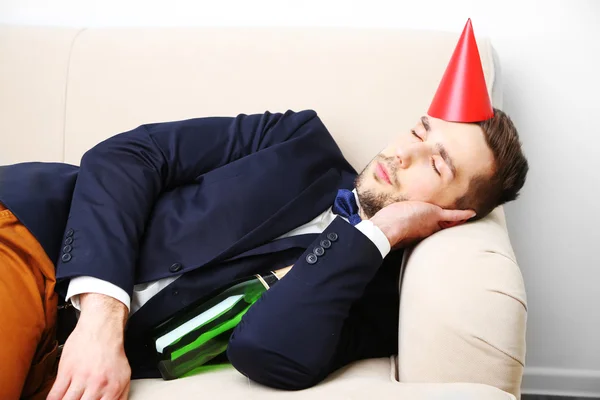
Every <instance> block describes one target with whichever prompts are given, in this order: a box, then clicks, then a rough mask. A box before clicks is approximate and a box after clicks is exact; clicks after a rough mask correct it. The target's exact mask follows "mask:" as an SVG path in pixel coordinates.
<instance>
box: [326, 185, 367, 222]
mask: <svg viewBox="0 0 600 400" xmlns="http://www.w3.org/2000/svg"><path fill="white" fill-rule="evenodd" d="M331 211H333V212H334V213H335V214H337V215H339V216H341V217H345V218H347V219H348V222H350V224H352V226H354V225H356V224H358V223H359V222H360V221H361V219H360V216H359V215H358V205H357V204H356V198H355V197H354V193H352V192H351V191H350V190H348V189H340V190H338V193H337V196H336V197H335V201H334V202H333V207H332V208H331Z"/></svg>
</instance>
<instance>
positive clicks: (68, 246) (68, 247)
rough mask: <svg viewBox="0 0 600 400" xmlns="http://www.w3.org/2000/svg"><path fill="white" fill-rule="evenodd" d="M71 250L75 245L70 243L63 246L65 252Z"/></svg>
mask: <svg viewBox="0 0 600 400" xmlns="http://www.w3.org/2000/svg"><path fill="white" fill-rule="evenodd" d="M71 250H73V246H71V245H70V244H68V245H66V246H65V247H63V253H70V252H71Z"/></svg>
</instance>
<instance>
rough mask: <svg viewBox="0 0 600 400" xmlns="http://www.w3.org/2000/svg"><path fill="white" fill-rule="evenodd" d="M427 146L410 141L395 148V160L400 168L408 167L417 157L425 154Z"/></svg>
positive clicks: (419, 157)
mask: <svg viewBox="0 0 600 400" xmlns="http://www.w3.org/2000/svg"><path fill="white" fill-rule="evenodd" d="M426 153H427V146H424V145H423V143H410V144H406V145H404V146H398V147H397V148H396V160H397V161H398V166H399V167H400V168H409V167H410V166H411V165H412V164H414V163H415V162H417V161H418V160H419V159H421V158H423V157H425V156H426Z"/></svg>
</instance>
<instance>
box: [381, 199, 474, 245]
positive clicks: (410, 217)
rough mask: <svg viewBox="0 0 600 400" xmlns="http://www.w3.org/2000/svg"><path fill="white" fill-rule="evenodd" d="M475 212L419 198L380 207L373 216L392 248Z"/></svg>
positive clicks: (465, 218)
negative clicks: (439, 204)
mask: <svg viewBox="0 0 600 400" xmlns="http://www.w3.org/2000/svg"><path fill="white" fill-rule="evenodd" d="M474 216H475V212H474V211H472V210H444V209H443V208H441V207H438V206H436V205H433V204H430V203H424V202H420V201H401V202H398V203H393V204H390V205H389V206H386V207H384V208H382V209H381V210H379V211H378V212H377V213H376V214H375V215H374V216H373V217H372V218H371V222H373V224H375V225H376V226H377V227H378V228H379V229H381V231H382V232H383V234H384V235H385V236H386V237H387V238H388V240H389V241H390V245H391V246H392V248H394V247H396V248H398V247H406V246H408V245H409V244H412V243H414V242H416V241H419V240H421V239H424V238H426V237H428V236H430V235H433V234H434V233H435V232H437V231H439V230H440V229H444V228H449V227H451V226H455V225H459V224H461V223H463V222H466V221H467V220H468V219H470V218H472V217H474Z"/></svg>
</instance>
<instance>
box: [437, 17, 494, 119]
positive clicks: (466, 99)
mask: <svg viewBox="0 0 600 400" xmlns="http://www.w3.org/2000/svg"><path fill="white" fill-rule="evenodd" d="M427 113H428V114H429V115H431V116H432V117H434V118H439V119H443V120H445V121H450V122H478V121H484V120H486V119H490V118H492V117H493V116H494V110H493V108H492V103H491V101H490V96H489V94H488V91H487V87H486V85H485V78H484V76H483V67H482V66H481V59H480V58H479V50H478V49H477V42H476V41H475V35H474V34H473V26H472V25H471V19H470V18H469V20H468V21H467V24H466V25H465V29H464V30H463V33H462V35H461V36H460V40H459V41H458V44H457V45H456V49H454V53H453V54H452V58H451V59H450V63H449V64H448V67H447V68H446V72H445V73H444V77H443V78H442V81H441V82H440V86H439V87H438V89H437V92H436V93H435V97H434V98H433V101H432V102H431V106H430V107H429V111H428V112H427Z"/></svg>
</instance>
